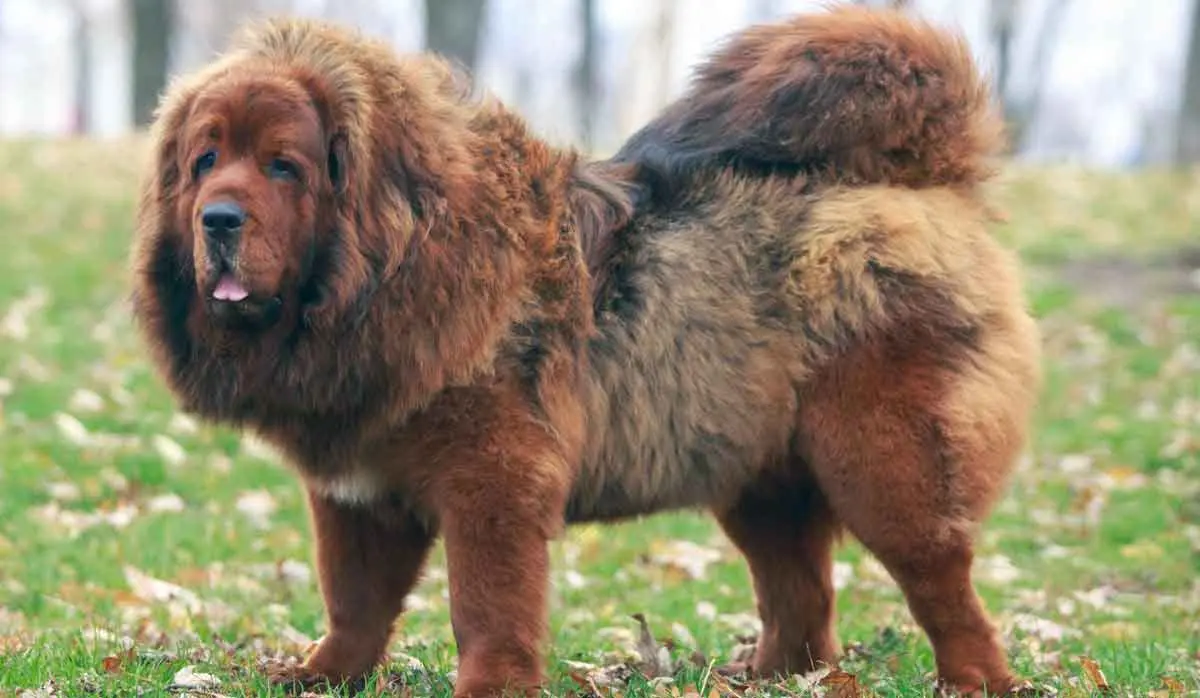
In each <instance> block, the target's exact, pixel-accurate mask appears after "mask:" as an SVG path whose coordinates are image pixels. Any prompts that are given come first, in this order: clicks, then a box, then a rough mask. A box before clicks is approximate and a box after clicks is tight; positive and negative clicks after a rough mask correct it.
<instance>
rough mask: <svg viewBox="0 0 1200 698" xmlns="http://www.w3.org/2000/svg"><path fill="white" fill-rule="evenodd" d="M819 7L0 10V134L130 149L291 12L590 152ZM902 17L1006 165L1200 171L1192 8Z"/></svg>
mask: <svg viewBox="0 0 1200 698" xmlns="http://www.w3.org/2000/svg"><path fill="white" fill-rule="evenodd" d="M861 1H862V0H860V2H861ZM876 2H879V3H881V4H889V0H876ZM822 4H824V3H823V2H821V1H820V0H816V1H805V0H340V2H339V1H337V0H0V137H14V136H29V135H59V136H61V135H71V134H80V135H83V134H86V135H88V136H90V137H101V138H104V137H112V136H121V135H124V134H127V133H129V132H130V131H132V130H133V129H135V128H136V127H137V126H139V125H142V124H144V123H145V121H146V120H147V118H148V115H149V113H150V110H151V109H152V106H153V104H154V102H155V100H156V98H157V94H158V92H159V90H160V89H161V88H162V86H163V83H164V80H166V79H167V78H168V76H169V75H171V74H173V73H176V72H181V71H187V70H190V69H192V68H195V67H196V66H198V65H199V64H201V63H203V62H204V61H206V60H207V59H208V58H210V57H211V56H212V55H213V53H214V52H216V51H219V50H220V49H221V48H222V47H223V46H224V45H225V43H226V41H227V39H228V37H229V36H230V33H231V32H232V31H233V30H234V29H235V28H236V26H237V25H238V24H239V23H240V22H242V21H243V20H245V19H246V18H248V17H252V16H255V15H264V14H271V13H290V14H299V15H306V16H320V17H327V18H331V19H336V20H340V21H344V22H348V23H350V24H353V25H355V26H357V27H359V28H361V29H363V30H364V31H365V32H367V33H369V34H371V35H375V36H379V37H383V38H386V39H387V40H389V41H390V42H391V43H393V44H394V45H395V46H396V47H397V48H399V49H401V50H420V49H422V48H432V49H435V50H438V51H441V52H443V53H446V54H449V55H452V56H454V57H455V58H457V59H458V60H460V61H461V62H463V63H465V64H466V65H468V66H469V67H470V68H471V69H472V70H473V71H474V72H475V74H476V76H477V80H478V81H479V83H480V84H481V86H482V87H484V88H486V89H488V90H491V91H493V92H495V93H496V94H498V95H499V96H501V97H502V98H504V99H505V100H506V101H508V102H509V103H510V104H512V105H513V106H515V107H516V108H518V109H519V110H520V111H521V112H522V113H524V114H525V115H526V116H527V117H528V118H529V120H530V121H531V122H532V123H533V125H534V126H535V127H537V128H538V129H539V130H541V131H542V132H543V133H544V134H546V135H547V136H549V137H550V138H551V139H553V140H555V141H557V142H559V143H565V142H572V143H577V144H580V145H585V146H590V147H592V148H594V149H595V150H596V151H597V152H599V153H603V152H608V151H611V150H612V149H614V148H616V147H617V146H618V145H619V144H620V142H621V141H622V140H623V139H624V138H625V137H627V136H628V135H629V134H630V133H632V131H633V130H635V129H636V128H637V127H639V126H640V125H641V124H642V123H644V122H645V121H646V120H647V119H648V118H649V117H650V115H651V114H653V113H654V112H655V111H656V110H658V109H659V108H660V107H661V106H662V105H663V104H664V103H665V102H667V101H668V100H670V99H671V98H672V97H674V96H675V95H676V94H678V92H679V91H680V90H681V89H682V88H683V86H684V84H685V82H686V80H687V75H688V71H689V69H690V66H691V65H692V64H693V63H694V62H695V60H696V59H697V58H699V57H700V56H701V55H702V54H703V53H705V52H706V51H708V50H709V49H711V48H712V46H713V44H714V42H715V41H717V40H719V39H720V38H721V37H722V36H723V35H725V34H727V33H728V32H730V31H733V30H735V29H737V28H738V27H741V26H744V25H746V24H749V23H752V22H756V21H763V20H769V19H772V18H777V17H780V16H783V15H786V14H788V13H792V12H796V11H803V10H812V9H819V8H820V7H821V6H822ZM890 4H897V1H896V0H890ZM898 4H901V5H904V6H906V7H907V8H908V9H909V11H912V12H915V13H917V14H919V15H921V16H924V17H927V18H929V19H932V20H934V21H936V22H938V23H940V24H943V25H946V26H951V27H955V28H958V29H960V30H961V31H962V32H964V34H965V35H966V36H967V38H968V40H969V41H970V42H971V45H972V47H973V50H974V52H975V54H976V56H977V57H978V59H979V61H980V63H981V64H982V65H983V67H984V68H985V69H986V70H987V71H988V72H989V74H990V75H991V76H992V77H993V79H994V80H995V83H996V85H997V88H998V89H997V94H998V95H1000V97H1001V99H1002V101H1003V104H1004V108H1005V111H1006V112H1007V114H1008V117H1009V120H1010V122H1011V124H1012V126H1013V130H1014V134H1015V135H1014V142H1013V150H1014V154H1015V155H1016V156H1017V157H1019V158H1020V159H1024V160H1034V161H1047V160H1052V161H1062V160H1069V161H1074V162H1079V163H1082V164H1086V165H1089V166H1096V167H1105V168H1108V167H1112V168H1130V167H1140V166H1145V165H1169V164H1177V163H1187V162H1192V161H1195V160H1197V159H1200V12H1198V11H1197V7H1196V6H1197V5H1198V4H1200V3H1198V2H1197V1H1196V0H908V1H903V0H901V1H900V2H899V3H898Z"/></svg>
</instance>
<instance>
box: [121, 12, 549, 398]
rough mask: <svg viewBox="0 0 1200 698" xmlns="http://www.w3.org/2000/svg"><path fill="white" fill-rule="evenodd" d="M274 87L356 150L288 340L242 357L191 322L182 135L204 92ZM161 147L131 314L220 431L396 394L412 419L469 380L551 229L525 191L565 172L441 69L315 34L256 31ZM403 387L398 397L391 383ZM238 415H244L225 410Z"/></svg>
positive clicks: (324, 29)
mask: <svg viewBox="0 0 1200 698" xmlns="http://www.w3.org/2000/svg"><path fill="white" fill-rule="evenodd" d="M266 75H273V76H282V77H283V78H285V79H291V80H295V81H296V82H297V83H298V84H300V85H302V86H303V87H304V88H305V89H306V90H307V91H308V92H309V93H310V95H311V96H312V98H313V101H314V104H315V106H316V108H317V110H318V112H319V113H320V114H321V116H322V118H323V119H324V120H325V121H326V124H325V126H326V128H327V129H328V130H329V135H330V138H331V142H334V143H336V142H337V141H338V140H341V141H342V143H343V144H344V160H345V162H344V169H345V183H344V185H342V187H341V190H340V191H338V192H335V195H334V198H333V200H332V201H327V202H323V203H322V204H321V205H322V206H325V207H328V208H329V209H330V212H331V213H332V215H330V216H327V217H326V218H327V219H328V220H329V221H330V225H331V228H332V230H329V231H325V232H326V233H327V237H326V240H325V242H324V243H323V244H322V247H321V249H319V250H318V251H317V252H316V255H315V262H314V273H315V274H316V275H317V276H314V278H312V279H311V280H310V283H309V286H310V287H311V288H310V289H308V290H306V291H305V296H306V297H307V300H309V301H311V302H310V304H309V305H308V306H307V307H305V308H303V309H302V311H301V315H300V316H298V317H295V318H293V319H292V322H291V327H290V328H288V330H287V332H284V331H283V330H280V331H279V332H273V333H272V334H271V335H269V336H264V337H261V338H259V339H258V340H255V341H256V344H253V345H249V344H247V345H245V346H242V348H241V349H236V347H237V346H239V345H238V344H237V343H236V342H235V343H234V344H229V341H228V340H226V339H217V338H216V337H215V336H214V335H213V334H212V330H211V329H210V328H209V327H208V326H207V325H206V323H205V322H203V321H202V320H201V319H200V318H198V317H196V316H197V313H198V310H197V308H196V305H197V303H198V299H197V298H196V287H195V283H194V279H193V272H192V266H193V263H194V260H193V259H192V258H191V242H190V240H191V232H190V231H189V230H187V225H185V224H184V222H181V221H179V220H177V218H178V217H177V215H176V211H175V209H176V207H177V202H178V200H179V194H180V191H181V186H183V184H184V181H183V177H182V176H181V173H180V164H179V152H178V148H179V142H178V134H179V132H180V131H181V129H182V128H183V126H184V124H185V123H186V122H187V120H188V119H189V118H191V116H192V112H193V108H194V104H195V102H196V98H197V96H198V95H199V94H201V93H202V92H203V90H204V89H205V88H206V87H208V86H209V85H211V84H214V83H216V82H218V81H221V80H230V79H233V80H240V81H245V82H248V83H253V82H254V81H255V80H256V79H257V77H256V76H266ZM501 122H503V123H502V124H501ZM499 125H503V128H498V126H499ZM151 139H152V141H153V143H154V150H153V155H152V163H151V166H150V168H148V169H149V174H148V176H147V178H146V180H145V182H144V186H143V193H142V198H141V206H140V211H139V223H138V227H139V230H138V235H137V239H136V242H135V245H134V252H133V266H134V274H135V288H134V291H133V303H134V307H135V311H136V314H137V316H138V318H139V321H140V322H139V324H140V325H141V326H142V327H143V328H144V331H145V332H146V333H147V335H148V337H149V339H150V340H151V341H150V344H151V346H152V347H153V348H154V352H155V356H156V357H157V359H158V360H159V363H160V364H161V365H163V366H164V367H166V373H167V376H168V380H169V381H170V382H171V384H172V385H173V386H174V387H175V389H176V390H177V391H178V392H179V393H181V394H182V395H183V398H184V402H185V403H186V404H188V405H189V407H191V408H193V409H199V410H200V411H202V412H205V413H211V414H213V415H216V416H219V417H222V418H237V415H238V414H242V415H251V414H254V415H255V416H257V415H259V414H261V413H262V409H263V408H262V405H263V404H264V403H269V402H271V401H272V400H286V401H289V403H290V407H294V408H297V409H299V408H300V407H301V406H304V407H303V410H301V411H302V412H303V411H305V410H307V411H312V412H314V413H319V412H327V411H331V410H332V411H336V410H339V409H342V408H343V407H344V408H346V409H350V408H351V407H353V409H354V410H358V409H359V407H360V405H361V404H363V403H364V401H366V402H369V401H370V400H369V398H370V397H371V393H372V391H374V392H379V391H391V393H390V394H388V395H387V399H388V400H390V401H392V404H393V406H394V407H395V409H396V410H397V411H398V412H400V413H403V412H404V411H405V410H411V409H414V408H415V407H416V406H419V405H420V404H421V403H422V401H423V400H425V399H427V398H428V397H429V396H430V395H432V394H433V393H435V392H436V391H437V390H440V389H441V388H442V387H444V386H446V385H448V384H452V383H455V382H461V381H465V380H468V379H469V377H470V376H472V375H474V374H475V373H476V372H477V371H478V370H481V369H482V367H483V366H484V364H486V363H487V362H488V361H490V360H491V357H492V356H493V355H494V352H495V351H496V346H497V343H498V342H499V341H501V340H502V339H503V337H504V336H505V333H506V332H507V329H508V327H509V324H510V323H511V322H512V321H513V319H514V317H515V314H516V313H518V312H519V311H520V307H519V303H518V302H517V301H519V299H521V298H522V297H523V296H524V294H523V293H521V292H520V291H518V290H517V288H518V287H520V286H522V285H523V284H525V283H527V282H528V274H529V273H530V270H529V268H528V263H529V259H528V254H527V253H525V252H523V250H524V249H525V248H527V247H528V246H530V245H534V242H535V241H534V238H535V237H536V236H538V235H544V234H546V231H547V230H549V228H548V227H546V226H540V225H537V223H536V218H535V213H536V214H538V215H537V218H540V217H542V216H546V217H547V218H548V219H551V220H553V219H554V218H556V217H557V216H558V215H559V214H558V213H556V212H554V211H549V210H540V211H534V210H533V207H532V206H531V204H530V202H529V197H528V196H527V195H522V194H521V193H520V192H519V191H515V190H516V189H520V188H524V189H526V190H527V189H529V188H530V187H531V181H532V180H533V179H536V178H539V177H549V178H551V179H554V178H555V177H556V176H557V177H558V178H559V179H565V176H566V175H565V174H562V175H561V176H558V175H555V174H554V173H555V172H556V171H557V170H556V167H558V166H557V165H556V164H555V163H556V162H557V160H559V159H561V158H560V156H559V155H558V154H557V153H555V152H553V151H552V150H551V149H550V148H549V147H548V146H545V145H544V144H541V143H540V142H537V141H536V139H534V138H532V137H531V136H529V135H528V134H527V132H526V129H525V127H524V124H523V122H521V121H520V120H519V119H517V118H515V117H513V116H512V115H511V114H508V113H507V112H506V111H503V110H500V109H499V108H498V106H497V105H496V104H495V103H494V102H491V101H475V100H472V99H470V98H469V96H468V91H467V90H466V88H465V86H464V83H463V78H462V76H461V75H460V74H458V73H456V72H455V71H453V70H452V69H451V67H450V65H449V64H448V63H447V62H445V61H443V60H441V59H438V58H435V57H430V56H409V57H398V56H396V55H395V54H394V53H393V52H392V51H391V49H390V48H389V47H387V46H386V45H384V44H382V43H380V42H376V41H372V40H369V39H366V38H363V37H361V36H358V35H357V34H355V33H353V32H351V31H349V30H345V29H341V28H337V27H333V26H330V25H326V24H323V23H317V22H311V21H306V20H292V19H288V20H273V21H267V22H263V23H259V24H252V25H250V26H249V27H248V28H246V29H245V30H244V31H243V32H242V33H241V35H240V36H239V37H238V39H237V40H236V42H235V44H234V46H233V48H232V49H231V50H230V51H229V52H228V53H227V54H225V55H224V56H222V57H221V58H219V59H218V60H217V61H215V62H214V63H213V64H212V65H210V66H209V67H207V68H206V69H204V70H202V71H200V72H199V73H197V74H195V75H192V76H190V77H188V78H184V79H179V80H176V81H174V82H173V83H172V84H171V85H170V86H169V88H168V91H167V94H166V95H165V96H164V98H163V102H162V104H161V106H160V108H159V111H158V119H157V122H156V124H155V125H154V127H153V129H152V132H151ZM331 147H332V146H331ZM514 163H520V167H518V166H517V165H516V164H514ZM542 186H546V187H549V186H559V187H561V186H562V184H561V182H560V183H558V184H554V183H553V182H546V183H543V185H542ZM554 229H555V230H557V228H556V227H555V228H554ZM542 244H543V243H541V242H537V243H536V244H535V245H534V246H535V248H537V247H540V246H541V245H542ZM514 299H515V300H514ZM239 341H241V340H239ZM222 347H225V348H222ZM230 347H234V349H230ZM230 350H235V351H240V352H241V354H240V356H239V357H238V359H237V360H233V359H230V358H228V357H219V356H218V354H219V353H220V352H226V351H230ZM396 371H403V372H404V374H405V375H404V381H403V384H402V385H395V384H389V382H390V381H392V380H393V379H392V378H391V376H390V374H391V373H395V372H396ZM379 399H383V397H382V396H379ZM239 401H240V402H241V403H244V406H243V408H241V409H239V410H234V409H232V408H231V407H230V405H233V404H235V403H238V402H239Z"/></svg>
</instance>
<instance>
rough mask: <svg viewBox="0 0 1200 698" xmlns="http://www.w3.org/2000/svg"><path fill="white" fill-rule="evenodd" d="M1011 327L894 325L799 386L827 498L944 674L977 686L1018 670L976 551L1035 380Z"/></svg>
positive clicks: (1000, 685) (806, 440)
mask: <svg viewBox="0 0 1200 698" xmlns="http://www.w3.org/2000/svg"><path fill="white" fill-rule="evenodd" d="M1014 329H1019V325H1018V324H1012V325H1007V326H1005V325H999V326H993V327H990V328H984V329H982V330H981V332H980V335H979V336H977V337H975V338H974V339H973V340H971V342H968V343H955V342H953V341H950V340H949V339H947V338H946V337H940V336H938V335H937V334H936V333H930V332H927V331H926V330H914V329H911V328H910V329H905V330H897V336H893V337H887V338H883V339H877V340H875V341H874V342H870V343H867V344H865V345H863V346H860V347H858V348H855V349H852V350H850V351H849V352H848V353H846V354H845V355H843V356H841V357H839V358H838V359H837V360H836V361H834V362H833V363H832V364H831V366H829V367H828V368H827V369H825V370H823V371H822V373H821V374H820V375H818V376H817V377H816V379H815V380H814V381H813V382H812V383H811V384H810V386H809V388H808V389H807V390H806V394H805V395H804V396H803V397H802V400H801V417H800V424H801V429H800V433H801V442H802V450H803V451H804V452H805V456H806V458H807V459H808V460H809V462H810V463H811V467H812V469H813V472H814V473H815V475H816V477H817V480H818V481H819V483H820V487H821V490H822V491H823V493H824V494H825V497H826V498H827V500H828V502H829V505H830V507H831V508H832V510H833V511H834V513H835V515H836V516H837V518H838V520H839V521H841V522H842V523H843V524H844V525H845V526H846V528H847V529H848V530H849V532H850V533H852V534H853V535H854V536H855V537H856V538H858V539H859V540H860V541H861V542H862V543H863V544H864V545H865V546H866V547H867V548H868V549H869V550H870V551H871V552H872V553H873V554H874V555H875V556H876V557H877V558H878V559H879V560H880V561H881V562H882V563H883V564H884V566H885V567H886V568H887V569H888V571H889V572H890V573H891V575H892V576H893V578H894V579H895V580H896V582H897V583H898V584H899V586H900V588H901V590H902V591H903V593H904V595H905V598H906V600H907V602H908V606H909V608H910V610H911V612H912V614H913V616H914V618H915V619H916V621H917V622H918V623H919V624H920V625H921V627H922V628H924V630H925V632H926V634H927V635H928V637H929V640H930V642H931V644H932V645H933V649H934V654H935V656H936V660H937V669H938V675H939V678H940V680H941V681H942V682H943V683H944V684H947V685H948V686H949V687H952V688H954V689H957V690H960V691H963V692H966V693H971V694H979V692H981V691H982V690H983V689H984V688H985V687H986V690H987V691H989V692H991V693H993V694H995V693H998V692H1003V691H1005V690H1007V689H1009V688H1010V687H1011V686H1012V683H1013V679H1012V676H1011V674H1010V672H1009V668H1008V664H1007V659H1006V657H1005V653H1004V650H1003V648H1002V646H1001V644H1000V642H999V640H998V637H997V634H996V632H995V630H994V628H993V626H992V624H991V622H990V621H989V619H988V617H987V614H986V613H985V611H984V608H983V606H982V604H981V602H980V599H979V597H978V596H977V594H976V592H975V590H974V589H973V587H972V581H971V564H972V558H973V555H974V552H973V542H972V535H973V530H974V528H975V527H976V526H977V525H978V524H979V523H980V522H981V521H982V520H983V519H984V517H985V516H986V515H987V513H988V511H989V510H990V507H991V506H992V504H993V503H994V502H995V500H996V499H997V498H998V497H999V495H1000V494H1001V492H1002V489H1003V486H1004V482H1005V478H1006V475H1007V473H1008V470H1009V468H1010V467H1011V465H1012V463H1013V461H1014V460H1015V458H1016V455H1017V452H1018V450H1019V449H1020V447H1021V444H1022V441H1023V433H1024V427H1023V424H1022V422H1023V421H1024V419H1025V417H1026V415H1027V414H1028V410H1029V406H1030V404H1031V402H1032V398H1031V386H1034V385H1036V379H1035V370H1036V369H1035V367H1034V366H1033V364H1032V360H1033V356H1034V355H1033V354H1032V353H1022V351H1021V350H1022V349H1023V348H1025V347H1026V345H1025V344H1022V342H1023V341H1024V340H1025V337H1024V336H1022V334H1021V333H1020V332H1019V331H1018V332H1015V333H1014V332H1012V330H1014ZM902 332H906V333H908V335H909V336H903V335H901V334H900V333H902ZM918 333H919V334H918Z"/></svg>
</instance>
